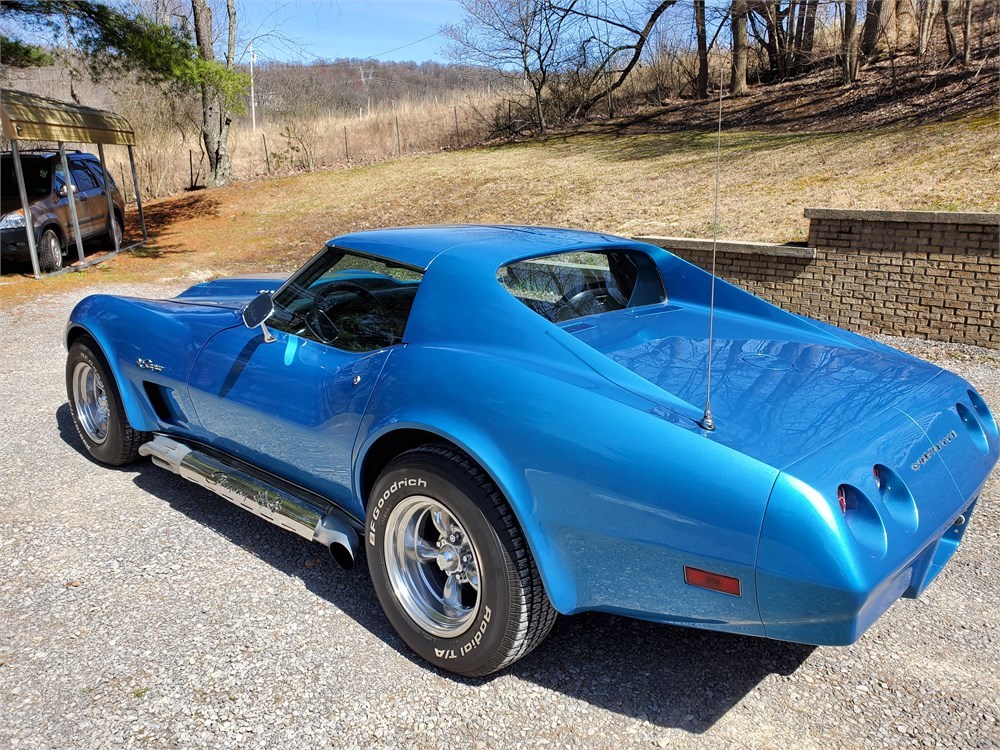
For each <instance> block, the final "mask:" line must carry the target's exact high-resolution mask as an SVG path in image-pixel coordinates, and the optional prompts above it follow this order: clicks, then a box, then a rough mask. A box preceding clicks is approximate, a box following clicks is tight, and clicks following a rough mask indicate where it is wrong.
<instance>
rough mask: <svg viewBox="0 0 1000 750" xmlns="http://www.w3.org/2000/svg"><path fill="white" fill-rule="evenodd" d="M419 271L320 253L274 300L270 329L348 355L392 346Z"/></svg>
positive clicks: (333, 250)
mask: <svg viewBox="0 0 1000 750" xmlns="http://www.w3.org/2000/svg"><path fill="white" fill-rule="evenodd" d="M422 278H423V271H420V270H418V269H415V268H410V267H409V266H403V265H400V264H396V263H391V262H389V261H386V260H382V259H380V258H375V257H371V256H367V255H363V254H361V253H355V252H353V251H350V250H345V249H343V248H337V247H329V246H328V247H326V248H324V250H323V251H322V252H321V253H320V254H319V255H317V256H315V257H314V258H313V259H312V260H311V261H309V263H307V264H306V265H305V266H303V268H302V270H301V271H299V272H298V273H297V274H296V275H295V276H293V277H292V278H291V279H289V281H288V282H287V283H286V284H285V285H284V286H283V287H282V288H281V289H279V290H278V291H277V292H276V293H275V295H274V308H275V316H274V318H272V319H271V324H272V326H273V327H274V328H277V329H279V330H283V331H286V332H288V333H293V334H295V335H298V336H303V337H305V338H309V339H313V340H314V341H319V342H321V343H323V344H329V345H330V346H335V347H337V348H338V349H344V350H347V351H352V352H367V351H373V350H375V349H381V348H383V347H386V346H392V345H393V344H398V343H399V342H401V341H402V340H403V332H404V331H405V330H406V321H407V320H408V319H409V317H410V308H411V307H412V306H413V299H414V297H415V296H416V294H417V287H418V286H419V284H420V280H421V279H422Z"/></svg>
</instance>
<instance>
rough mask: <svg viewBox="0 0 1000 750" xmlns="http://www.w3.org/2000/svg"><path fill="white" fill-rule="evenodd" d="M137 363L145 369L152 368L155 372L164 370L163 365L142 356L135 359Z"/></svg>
mask: <svg viewBox="0 0 1000 750" xmlns="http://www.w3.org/2000/svg"><path fill="white" fill-rule="evenodd" d="M135 364H136V365H137V366H138V367H140V368H142V369H143V370H152V371H153V372H163V365H158V364H156V363H155V362H153V360H151V359H142V358H141V357H140V358H139V359H137V360H136V361H135Z"/></svg>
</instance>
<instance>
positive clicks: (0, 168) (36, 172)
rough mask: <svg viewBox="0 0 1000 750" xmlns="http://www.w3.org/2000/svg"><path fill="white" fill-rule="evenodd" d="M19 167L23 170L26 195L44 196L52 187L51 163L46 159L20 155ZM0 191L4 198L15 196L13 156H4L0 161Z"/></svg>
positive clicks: (15, 176) (15, 173)
mask: <svg viewBox="0 0 1000 750" xmlns="http://www.w3.org/2000/svg"><path fill="white" fill-rule="evenodd" d="M21 168H22V169H23V170H24V187H25V188H26V190H27V193H28V197H29V198H32V197H37V196H45V195H48V194H49V191H50V190H51V189H52V164H51V162H49V161H48V160H47V159H39V158H37V157H36V158H34V159H32V158H30V157H27V158H26V157H22V158H21ZM0 193H2V195H3V197H4V198H17V197H19V196H20V193H19V192H18V190H17V172H16V170H15V169H14V157H13V156H4V157H3V161H2V162H0Z"/></svg>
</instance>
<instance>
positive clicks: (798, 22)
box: [789, 0, 808, 73]
mask: <svg viewBox="0 0 1000 750" xmlns="http://www.w3.org/2000/svg"><path fill="white" fill-rule="evenodd" d="M807 4H808V0H802V2H800V3H799V5H798V15H796V17H795V35H794V36H792V43H791V45H789V46H790V48H791V59H790V60H789V68H790V70H791V72H792V73H798V67H799V60H801V59H802V40H803V38H804V37H805V33H806V6H807Z"/></svg>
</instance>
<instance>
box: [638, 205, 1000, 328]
mask: <svg viewBox="0 0 1000 750" xmlns="http://www.w3.org/2000/svg"><path fill="white" fill-rule="evenodd" d="M805 216H806V218H807V219H809V241H808V246H797V245H765V244H760V243H733V242H719V245H718V251H717V256H716V271H717V273H718V274H719V276H720V277H722V278H724V279H726V280H727V281H730V282H732V283H734V284H737V285H739V286H741V287H743V288H745V289H748V290H749V291H751V292H753V293H754V294H758V295H760V296H762V297H764V298H765V299H768V300H770V301H771V302H774V303H776V304H778V305H780V306H782V307H784V308H786V309H788V310H791V311H793V312H797V313H802V314H804V315H809V316H810V317H815V318H819V319H821V320H825V321H828V322H830V323H834V324H835V325H839V326H842V327H844V328H850V329H853V330H856V331H860V332H862V333H866V332H867V333H872V332H881V333H889V334H896V335H901V336H922V337H925V338H930V339H936V340H939V341H953V342H960V343H967V344H976V345H979V346H986V347H992V348H1000V214H978V213H947V212H937V211H849V210H840V209H816V208H807V209H806V211H805ZM637 239H642V240H644V241H646V242H652V243H653V244H656V245H660V246H661V247H665V248H667V249H669V250H671V251H672V252H674V253H676V254H677V255H679V256H681V257H682V258H685V259H686V260H689V261H691V262H692V263H696V264H697V265H699V266H701V267H702V268H710V267H711V262H712V242H711V240H691V239H680V238H670V237H640V238H637Z"/></svg>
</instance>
